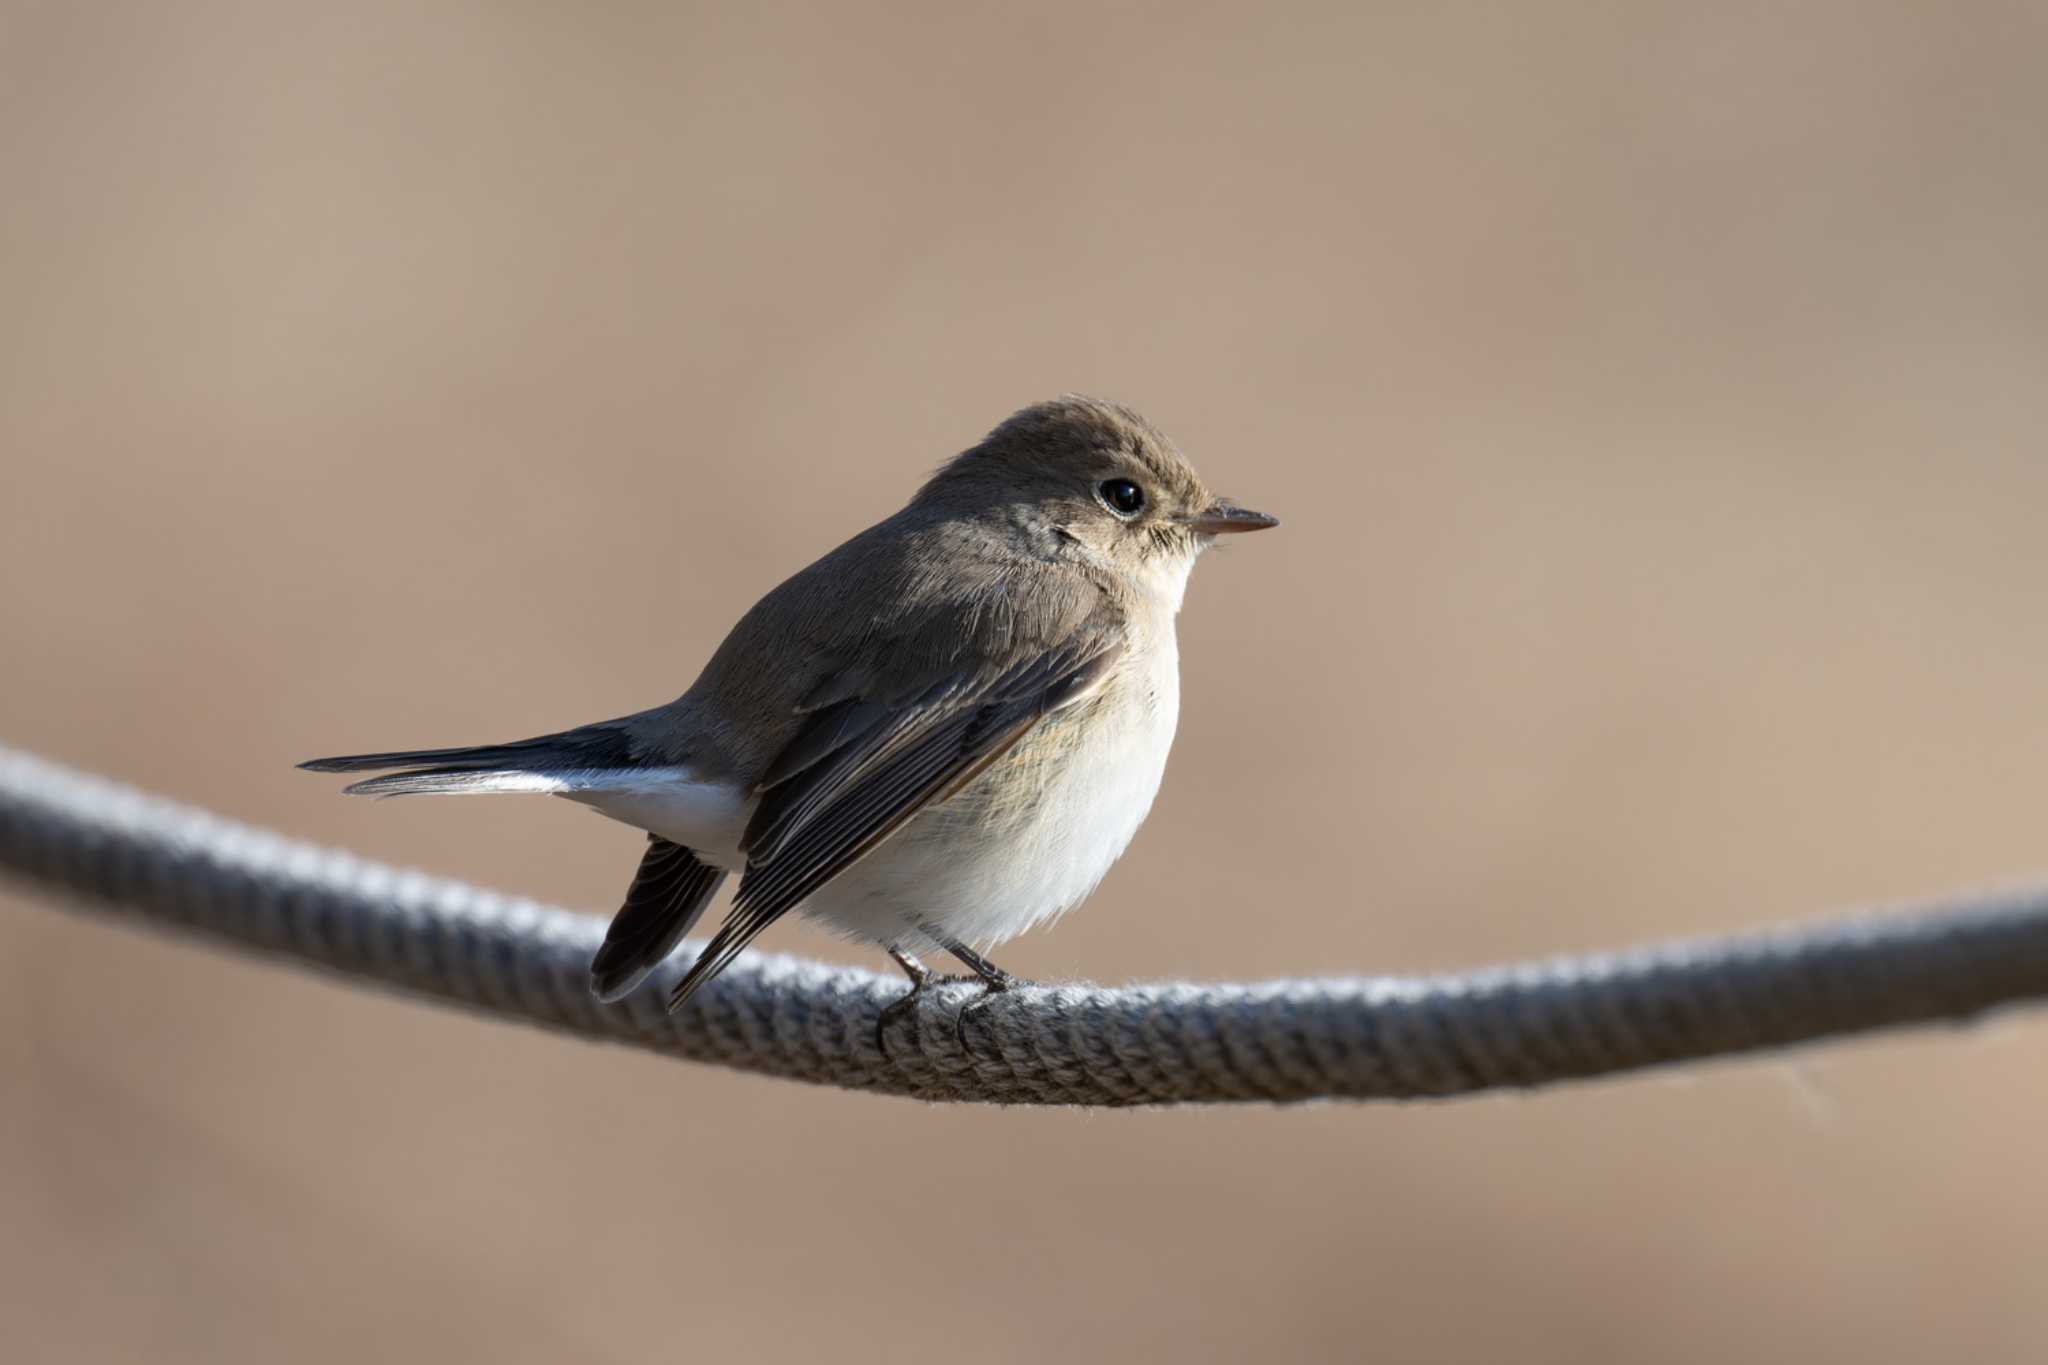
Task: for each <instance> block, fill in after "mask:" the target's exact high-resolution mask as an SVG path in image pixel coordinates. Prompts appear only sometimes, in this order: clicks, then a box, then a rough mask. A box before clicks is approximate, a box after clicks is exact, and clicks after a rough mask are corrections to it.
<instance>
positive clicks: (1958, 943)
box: [0, 748, 2048, 1105]
mask: <svg viewBox="0 0 2048 1365" xmlns="http://www.w3.org/2000/svg"><path fill="white" fill-rule="evenodd" d="M0 870H6V871H8V872H11V873H12V874H13V875H15V876H16V877H18V878H20V879H22V880H25V881H27V882H30V883H34V884H37V885H40V886H43V887H45V888H48V889H51V890H57V891H63V892H68V893H70V894H71V895H73V896H75V897H77V898H79V899H81V900H83V901H84V902H86V903H89V904H92V905H94V906H97V907H98V908H101V909H105V910H112V911H116V912H119V913H123V914H126V915H130V916H134V917H137V918H140V919H143V920H145V921H151V922H155V923H160V924H166V925H171V926H175V927H177V928H179V929H182V930H186V931H189V932H193V933H197V934H201V935H204V936H206V937H210V938H213V939H216V940H222V941H226V942H230V943H233V944H236V945H239V946H241V947H244V948H251V949H256V950H258V951H262V952H267V953H272V954H275V955H278V956H281V957H285V958H288V959H291V960H293V961H296V962H301V963H307V964H311V965H315V966H320V967H325V968H328V969H330V970H332V971H335V972H338V973H340V974H342V975H344V976H348V977H353V978H358V979H361V980H366V981H371V982H375V983H379V984H382V985H386V986H391V987H396V988H398V989H401V990H404V991H408V992H411V993H414V994H419V995H426V996H431V997H433V998H435V999H438V1000H444V1001H449V1002H452V1003H455V1004H458V1005H464V1006H468V1007H470V1008H472V1009H478V1010H482V1011H485V1012H487V1013H490V1014H495V1015H498V1016H500V1017H503V1018H508V1019H517V1020H522V1021H524V1022H527V1023H533V1024H540V1025H543V1026H546V1027H550V1028H556V1029H561V1030H563V1031H566V1032H570V1033H575V1034H579V1035H582V1036H584V1037H589V1038H601V1039H607V1040H610V1041H613V1042H622V1043H631V1044H635V1045H638V1046H640V1047H646V1048H651V1049H653V1050H654V1051H657V1052H665V1053H669V1054H671V1055H673V1056H678V1057H686V1058H689V1059H691V1060H694V1061H702V1062H714V1063H718V1064H721V1065H724V1066H731V1067H738V1068H740V1069H742V1070H747V1071H758V1072H763V1073H765V1074H768V1075H774V1076H787V1077H790V1078H792V1079H796V1080H804V1081H812V1082H817V1083H820V1084H827V1085H837V1086H843V1087H846V1088H849V1089H855V1090H874V1091H882V1092H887V1093H892V1094H899V1095H913V1096H917V1097H919V1098H922V1099H932V1100H979V1101H988V1102H995V1103H1003V1104H1094V1105H1128V1104H1193V1103H1213V1102H1218V1101H1226V1100H1268V1101H1288V1100H1307V1099H1318V1098H1329V1097H1344V1098H1353V1099H1375V1098H1380V1099H1383V1098H1400V1097H1414V1096H1444V1095H1460V1094H1467V1093H1470V1092H1473V1091H1478V1090H1487V1089H1492V1088H1496V1087H1502V1086H1534V1085H1543V1084H1547V1083H1550V1082H1554V1081H1559V1080H1565V1079H1569V1078H1573V1077H1584V1076H1596V1075H1604V1074H1608V1073H1612V1072H1619V1071H1629V1070H1633V1069H1636V1068H1639V1067H1646V1066H1653V1065H1657V1064H1660V1063H1668V1062H1680V1061H1692V1060H1698V1059H1700V1058H1704V1057H1711V1056H1718V1055H1723V1054H1728V1053H1736V1052H1745V1051H1751V1050H1754V1049H1758V1048H1767V1047H1778V1046H1783V1045H1786V1044H1791V1043H1798V1042H1804V1041H1808V1040H1811V1039H1816V1038H1823V1037H1827V1036H1830V1035H1838V1034H1844V1033H1854V1032H1859V1031H1862V1030H1867V1029H1874V1028H1882V1027H1887V1026H1895V1025H1901V1024H1913V1023H1925V1022H1929V1021H1933V1020H1944V1019H1961V1018H1965V1017H1968V1016H1971V1015H1974V1014H1977V1013H1980V1012H1982V1011H1984V1010H1986V1009H1989V1008H1991V1007H1993V1006H1997V1005H2001V1004H2007V1003H2010V1002H2014V1001H2020V1000H2026V999H2031V998H2034V997H2037V996H2040V995H2043V994H2048V889H2044V888H2036V889H2031V890H2024V891H2013V892H2009V893H2004V894H1999V895H1991V896H1980V897H1976V898H1973V899H1970V900H1958V901H1951V902H1944V903H1942V904H1938V905H1927V906H1923V907H1920V908H1918V909H1915V910H1910V911H1892V912H1887V913H1869V914H1863V915H1857V916H1852V917H1848V918H1844V919H1837V920H1833V921H1829V922H1826V923H1822V924H1818V925H1811V926H1806V927H1802V928H1798V929H1791V930H1780V931H1777V932H1773V933H1766V934H1757V935H1749V936H1744V937H1736V938H1725V939H1717V940H1705V941H1698V942H1680V943H1669V944H1662V945H1658V946H1655V947H1650V948H1643V949H1638V950H1634V951H1630V952H1622V953H1605V954H1597V955H1593V956H1588V957H1577V958H1558V959H1553V960H1551V961H1548V962H1541V963H1532V964H1527V965H1521V966H1511V967H1500V968H1493V969H1488V970H1484V971H1477V972H1470V973H1466V974H1463V975H1453V976H1437V977H1418V978H1373V977H1346V978H1337V979H1328V980H1302V981H1272V982H1265V983H1260V984H1254V985H1209V986H1202V985H1191V984H1185V983H1169V984H1164V985H1149V986H1129V987H1119V988H1115V989H1111V988H1105V987H1101V986H1092V985H1057V986H1031V987H1023V988H1019V989H1017V990H1015V991H1013V992H1010V993H1008V994H1006V995H1003V996H1001V997H998V998H997V999H995V1000H994V1001H992V1002H991V1003H990V1005H989V1007H988V1008H987V1009H985V1010H981V1011H979V1012H977V1013H976V1014H975V1015H974V1017H973V1019H972V1021H971V1022H970V1023H969V1024H968V1025H967V1028H966V1041H967V1047H966V1048H964V1049H963V1048H962V1046H961V1044H960V1041H959V1039H957V1038H956V1036H955V1030H954V1019H955V1015H956V1012H957V1011H958V1009H959V1007H960V1005H961V1004H962V1003H964V1002H965V1001H966V1000H968V999H970V998H972V996H973V995H974V994H976V993H977V992H976V988H974V987H971V986H966V985H947V986H934V988H933V989H932V990H931V991H929V992H928V993H927V995H926V998H925V1000H924V1002H923V1004H922V1006H921V1007H920V1009H919V1010H918V1012H917V1016H916V1018H915V1020H914V1024H913V1023H906V1024H903V1025H900V1026H898V1028H897V1030H896V1032H895V1033H894V1034H892V1036H891V1040H890V1051H889V1053H888V1054H886V1055H885V1054H884V1053H883V1052H881V1051H880V1050H879V1049H878V1048H877V1046H876V1043H875V1022H876V1018H877V1014H878V1012H879V1011H880V1009H881V1008H882V1007H883V1006H884V1005H886V1004H888V1003H889V1002H890V1001H892V1000H894V999H895V998H896V997H897V996H899V995H900V994H901V993H902V990H903V981H902V978H901V977H899V976H894V975H880V974H877V973H874V972H868V971H862V970H858V969H853V968H842V967H830V966H826V965H824V964H822V963H816V962H807V961H804V960H802V959H799V958H793V957H787V956H783V955H781V954H776V953H763V952H752V953H749V954H747V955H746V956H745V957H743V958H741V959H740V960H739V961H738V962H737V963H735V964H734V965H733V966H732V967H731V968H730V969H729V970H727V971H726V973H725V974H724V975H723V976H721V977H719V978H718V979H717V980H716V981H715V982H713V983H712V984H711V985H710V986H708V987H706V989H704V990H703V991H702V992H700V993H699V994H698V995H697V996H695V997H694V998H693V999H692V1000H691V1001H690V1002H689V1004H688V1005H687V1006H686V1007H685V1008H684V1009H683V1010H682V1011H681V1012H680V1013H679V1014H676V1015H674V1016H673V1017H671V1016H670V1015H668V1014H666V1013H665V1012H664V1011H663V1007H662V1005H663V1001H664V1000H665V999H666V998H667V995H668V988H669V987H670V986H671V985H673V984H674V981H675V978H676V976H677V975H678V974H679V972H680V965H679V964H687V963H688V962H689V961H690V960H691V958H692V956H693V954H694V951H695V949H694V948H692V947H686V948H685V950H684V951H683V952H681V953H680V954H678V956H677V958H676V959H674V960H672V962H671V963H670V964H669V965H667V966H665V967H664V968H663V969H662V970H661V971H660V972H657V973H656V974H655V976H654V977H653V978H652V979H651V980H650V981H649V983H648V984H647V985H646V986H645V987H643V988H642V989H641V990H639V991H636V992H635V993H634V994H633V995H632V996H630V997H629V998H627V999H626V1000H623V1001H621V1002H619V1003H618V1004H615V1005H601V1004H599V1003H598V1002H597V1001H596V1000H595V999H594V998H592V996H591V994H590V991H589V987H588V970H589V964H590V957H591V954H592V953H593V952H594V951H595V950H596V948H597V945H598V943H599V941H600V940H601V938H602V936H603V931H604V924H603V921H601V920H600V919H598V918H596V917H595V916H591V915H582V914H575V913H572V912H569V911H565V910H558V909H553V908H551V907H548V906H544V905H539V904H536V903H535V902H533V901H528V900H518V899H513V898H510V897H505V896H499V895H495V894H493V893H491V892H488V891H482V890H479V889H477V888H475V887H471V886H466V885H463V884H461V883H458V882H451V881H444V880H440V879H436V878H431V877H427V876H424V875H422V874H419V873H414V872H401V871H396V870H394V869H392V868H388V867H383V866H380V865H378V864H376V863H371V862H366V861H364V860H362V859H360V858H355V857H352V856H350V855H348V854H346V853H339V852H334V851H330V850H327V849H322V848H318V847H315V846H313V845H309V844H303V843H298V842H295V841H293V840H289V839H285V838H283V837H281V836H278V835H275V834H270V833H267V832H265V831H262V830H258V829H253V828H251V827H249V826H246V825H241V824H237V823H235V822H233V821H229V820H225V819H222V818H220V817H218V816H214V815H210V814H208V813H206V812H204V811H199V810H194V809H192V808H190V807H185V806H180V805H176V804H174V803H172V802H169V801H165V800H162V799H159V798H156V797H151V796H146V795H144V794H142V793H139V792H136V791H134V790H132V789H129V788H126V787H122V786H119V785H116V784H114V783H112V782H108V781H105V780H103V779H100V778H95V777H90V776H87V775H85V774H82V773H78V772H74V771H72V770H70V769H66V768H62V767H59V766H57V765H55V764H53V763H49V762H47V761H45V760H43V759H40V758H36V757H34V756H33V755H30V754H25V753H21V752H18V751H14V750H9V749H5V748H0ZM697 946H698V947H701V945H697Z"/></svg>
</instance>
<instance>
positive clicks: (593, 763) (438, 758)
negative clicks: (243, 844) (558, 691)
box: [299, 721, 638, 796]
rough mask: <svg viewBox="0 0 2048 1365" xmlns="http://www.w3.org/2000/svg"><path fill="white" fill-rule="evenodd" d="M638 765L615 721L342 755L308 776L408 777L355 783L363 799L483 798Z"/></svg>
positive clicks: (318, 763) (311, 765)
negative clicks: (537, 781)
mask: <svg viewBox="0 0 2048 1365" xmlns="http://www.w3.org/2000/svg"><path fill="white" fill-rule="evenodd" d="M637 765H638V760H637V759H636V758H635V756H634V754H633V752H632V747H631V745H630V744H629V743H628V742H627V737H626V732H625V729H624V727H623V726H621V725H620V724H618V723H617V722H613V721H606V722H603V723H601V724H598V725H585V726H583V727H582V728H580V729H576V730H564V731H562V732H560V733H559V734H552V735H539V736H536V737H535V738H533V739H521V740H515V741H513V742H512V743H510V744H480V745H476V746H474V747H471V748H466V749H395V750H392V751H391V752H389V753H381V754H342V755H339V756H337V757H334V758H315V759H308V760H307V761H306V762H304V763H301V764H299V766H300V767H301V768H304V769H306V770H307V771H308V772H316V773H364V772H375V771H377V770H378V769H380V768H403V769H406V770H407V771H404V772H396V773H392V774H391V775H390V776H388V777H375V778H371V779H370V780H369V781H367V782H356V783H353V784H351V785H350V786H349V787H348V788H346V790H347V791H348V792H350V793H352V794H357V795H364V796H404V795H410V794H414V793H420V792H482V791H506V790H517V789H519V787H521V786H522V785H527V784H526V783H525V782H524V781H523V779H530V778H532V777H534V776H545V775H547V774H550V773H561V772H571V771H575V770H578V769H591V768H598V769H606V768H611V769H617V768H631V767H635V766H637Z"/></svg>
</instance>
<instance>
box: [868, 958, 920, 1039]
mask: <svg viewBox="0 0 2048 1365" xmlns="http://www.w3.org/2000/svg"><path fill="white" fill-rule="evenodd" d="M889 956H890V957H893V958H895V959H896V965H897V966H899V967H901V968H902V969H903V974H904V975H905V976H907V977H909V978H910V993H909V994H908V995H905V996H903V997H902V998H901V999H897V1000H892V1001H890V1002H889V1003H888V1004H887V1005H884V1006H883V1007H882V1012H881V1014H880V1015H878V1016H876V1019H875V1046H876V1047H878V1048H880V1049H881V1050H882V1055H883V1056H884V1057H886V1056H888V1055H889V1036H888V1035H889V1025H891V1024H893V1023H895V1022H896V1021H897V1020H898V1019H900V1018H902V1017H903V1016H904V1015H906V1014H914V1013H916V1011H917V1000H918V997H919V996H921V995H923V994H924V988H925V984H926V983H927V982H929V981H930V980H931V979H932V970H931V968H929V967H927V966H925V965H924V964H923V963H922V962H919V961H918V960H917V959H916V958H914V957H912V956H911V955H910V954H909V953H906V952H904V951H903V950H902V949H900V948H891V949H890V950H889Z"/></svg>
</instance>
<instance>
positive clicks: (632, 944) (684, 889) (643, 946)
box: [590, 834, 725, 1004]
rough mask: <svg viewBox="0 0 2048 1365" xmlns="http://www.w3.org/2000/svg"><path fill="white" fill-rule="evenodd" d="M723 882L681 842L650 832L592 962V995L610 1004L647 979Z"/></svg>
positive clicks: (717, 871) (721, 873)
mask: <svg viewBox="0 0 2048 1365" xmlns="http://www.w3.org/2000/svg"><path fill="white" fill-rule="evenodd" d="M724 880H725V873H724V871H723V870H721V869H719V868H715V867H709V866H706V865H705V864H704V863H702V862H699V861H698V859H697V855H696V854H694V853H692V852H691V851H690V850H689V849H687V848H684V847H683V846H682V845H681V844H675V843H670V842H669V841H668V840H666V839H664V838H662V837H661V836H660V835H658V834H650V835H648V836H647V853H646V855H645V856H643V857H642V858H641V859H640V873H639V875H638V876H636V877H634V878H633V886H632V889H631V890H629V891H627V892H626V903H625V904H624V905H622V906H620V907H619V913H618V914H617V915H616V916H614V917H613V919H612V927H611V928H610V929H609V930H607V931H606V933H605V936H604V946H603V947H602V948H599V949H598V950H597V956H596V957H595V958H594V959H592V961H591V963H590V993H591V994H592V995H595V996H596V997H597V998H598V999H600V1000H602V1001H604V1002H605V1003H607V1004H609V1003H611V1002H612V1001H614V1000H617V999H618V998H619V997H621V996H623V995H625V994H626V993H627V992H628V991H631V990H632V989H633V988H634V987H635V986H637V985H639V984H640V983H641V982H642V981H644V980H646V979H647V974H648V973H649V972H651V971H653V970H654V969H655V968H656V967H658V966H660V965H661V962H662V959H664V958H666V957H667V956H668V955H669V954H670V953H672V952H674V951H675V948H676V945H677V944H678V943H681V942H682V941H683V935H685V934H687V933H689V932H690V926H691V925H693V924H695V923H696V922H697V919H698V917H699V916H700V915H702V914H703V913H704V907H705V906H707V905H709V904H710V903H711V897H712V896H713V895H715V894H717V891H718V887H719V884H720V883H721V882H723V881H724Z"/></svg>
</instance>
